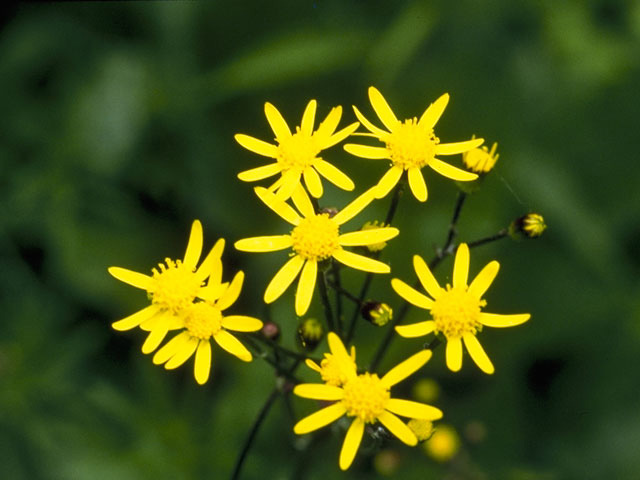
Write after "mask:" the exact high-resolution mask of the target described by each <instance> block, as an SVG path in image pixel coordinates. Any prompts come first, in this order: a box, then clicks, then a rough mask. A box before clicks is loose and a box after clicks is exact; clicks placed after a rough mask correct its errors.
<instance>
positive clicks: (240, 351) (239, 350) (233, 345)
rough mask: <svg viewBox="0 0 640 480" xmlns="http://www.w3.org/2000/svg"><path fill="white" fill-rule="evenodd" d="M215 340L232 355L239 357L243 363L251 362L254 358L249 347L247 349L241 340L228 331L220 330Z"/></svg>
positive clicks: (214, 337)
mask: <svg viewBox="0 0 640 480" xmlns="http://www.w3.org/2000/svg"><path fill="white" fill-rule="evenodd" d="M213 339H214V340H215V341H216V343H217V344H218V345H220V346H221V347H222V348H223V349H224V350H226V351H227V352H229V353H230V354H231V355H234V356H236V357H238V358H239V359H240V360H242V361H243V362H250V361H251V359H252V358H253V356H252V355H251V352H250V351H249V350H247V347H245V346H244V345H243V344H242V342H240V340H238V339H237V338H236V337H234V336H233V335H231V334H230V333H229V332H227V331H226V330H220V331H219V332H218V333H216V334H215V335H214V336H213Z"/></svg>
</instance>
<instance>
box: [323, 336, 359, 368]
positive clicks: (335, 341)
mask: <svg viewBox="0 0 640 480" xmlns="http://www.w3.org/2000/svg"><path fill="white" fill-rule="evenodd" d="M327 343H328V344H329V350H330V351H331V354H332V355H335V356H336V358H338V359H339V360H340V362H341V363H343V364H344V365H350V366H353V361H352V357H351V356H349V353H348V352H347V349H346V348H345V346H344V343H342V340H341V339H340V337H339V336H338V335H336V334H335V333H333V332H329V333H328V334H327ZM353 360H355V353H354V355H353ZM353 373H354V374H355V373H356V372H355V370H354V372H353Z"/></svg>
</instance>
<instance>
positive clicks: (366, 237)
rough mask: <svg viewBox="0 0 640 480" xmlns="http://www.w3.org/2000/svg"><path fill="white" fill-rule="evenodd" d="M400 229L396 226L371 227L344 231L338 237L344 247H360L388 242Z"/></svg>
mask: <svg viewBox="0 0 640 480" xmlns="http://www.w3.org/2000/svg"><path fill="white" fill-rule="evenodd" d="M399 233H400V230H398V229H397V228H394V227H382V228H371V229H368V230H360V231H357V232H349V233H343V234H342V235H340V237H338V241H339V242H340V245H342V246H343V247H360V246H365V245H373V244H376V243H380V242H386V241H387V240H391V239H392V238H394V237H396V236H398V234H399Z"/></svg>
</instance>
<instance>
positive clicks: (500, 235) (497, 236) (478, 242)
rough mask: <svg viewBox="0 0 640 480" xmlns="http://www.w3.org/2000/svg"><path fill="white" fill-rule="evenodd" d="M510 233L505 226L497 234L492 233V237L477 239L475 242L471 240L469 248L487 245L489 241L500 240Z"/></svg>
mask: <svg viewBox="0 0 640 480" xmlns="http://www.w3.org/2000/svg"><path fill="white" fill-rule="evenodd" d="M508 235H509V231H508V230H507V229H506V228H503V229H502V230H500V231H499V232H498V233H496V234H495V235H491V236H490V237H485V238H481V239H480V240H476V241H474V242H469V243H468V245H469V248H474V247H479V246H480V245H486V244H487V243H491V242H495V241H496V240H500V239H502V238H505V237H507V236H508Z"/></svg>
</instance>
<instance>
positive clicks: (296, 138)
mask: <svg viewBox="0 0 640 480" xmlns="http://www.w3.org/2000/svg"><path fill="white" fill-rule="evenodd" d="M320 150H321V149H320V148H318V142H317V141H316V139H314V138H313V135H311V136H309V135H306V134H304V133H302V132H301V131H300V129H299V128H298V131H297V132H296V133H294V134H293V135H291V136H290V137H287V138H284V139H282V140H280V139H278V156H277V158H276V159H277V161H278V163H279V164H280V166H281V167H282V168H283V170H287V169H290V168H299V169H300V170H304V169H305V168H307V167H308V166H309V165H311V164H312V163H313V161H314V160H315V159H316V156H317V155H318V153H320Z"/></svg>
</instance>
